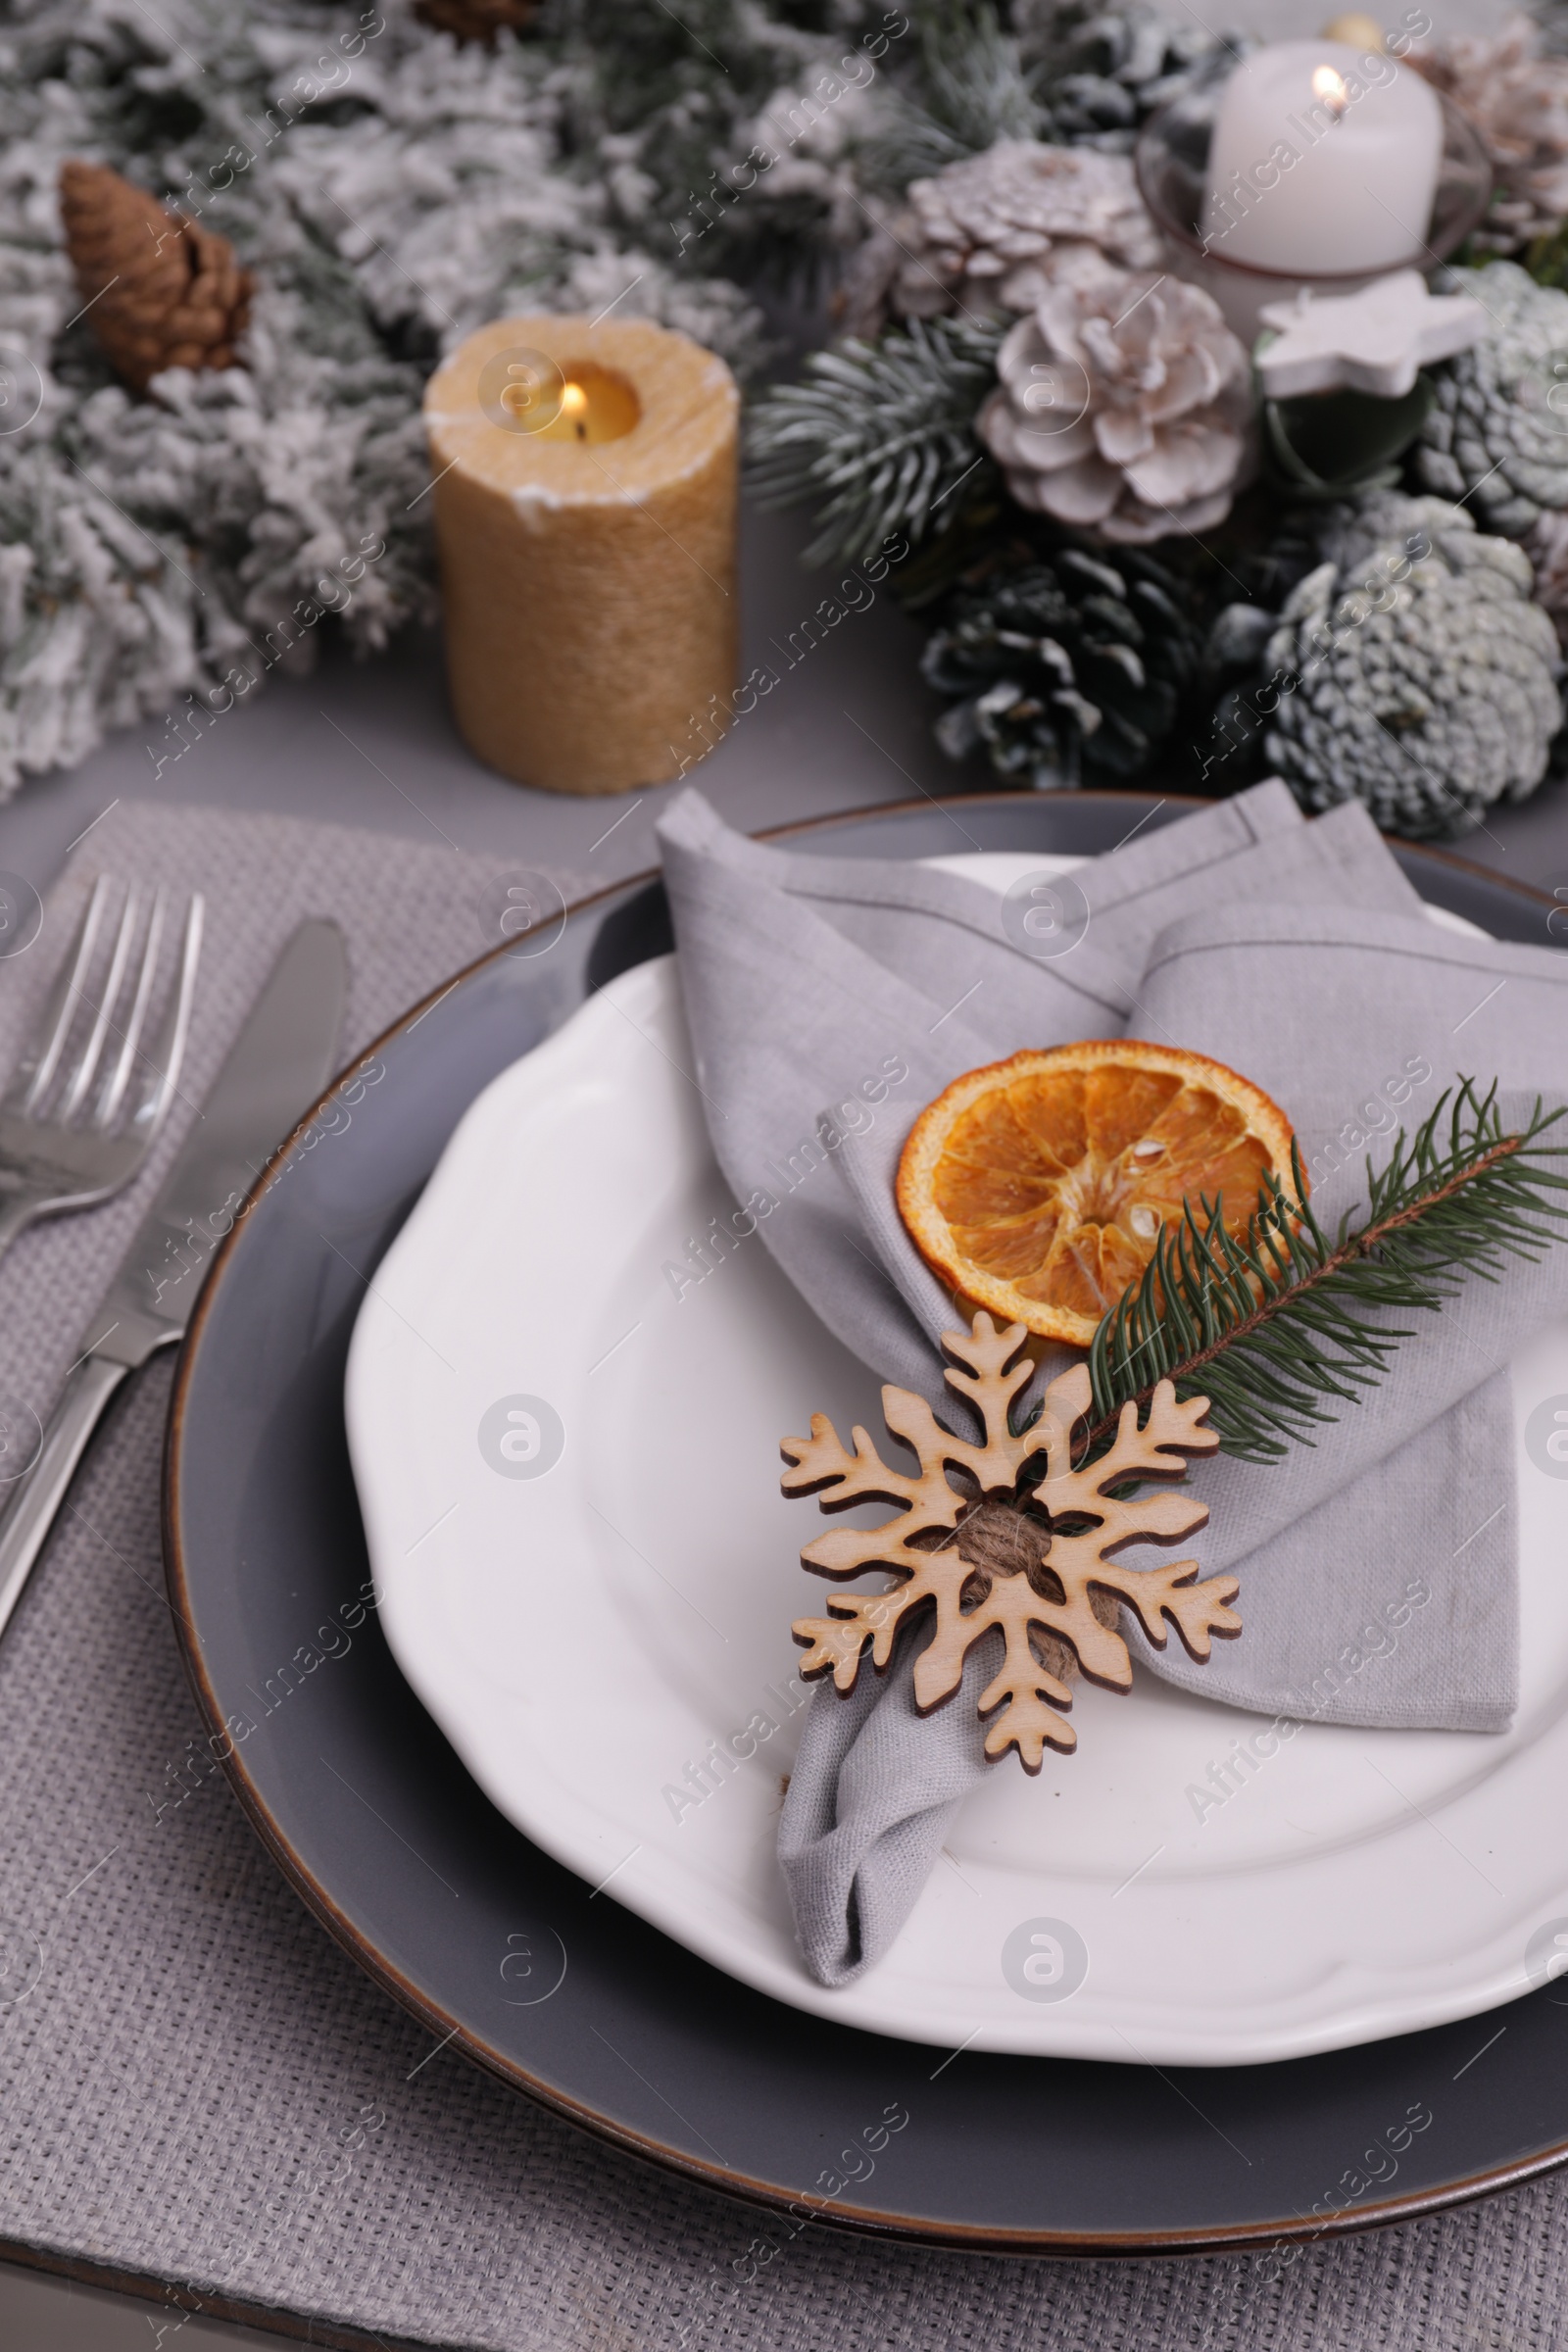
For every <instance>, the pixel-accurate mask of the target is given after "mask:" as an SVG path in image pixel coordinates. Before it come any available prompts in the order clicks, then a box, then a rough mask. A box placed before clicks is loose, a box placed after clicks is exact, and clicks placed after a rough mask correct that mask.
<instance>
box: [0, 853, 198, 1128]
mask: <svg viewBox="0 0 1568 2352" xmlns="http://www.w3.org/2000/svg"><path fill="white" fill-rule="evenodd" d="M117 901H118V903H119V919H118V921H116V919H115V907H116V902H117ZM169 928H170V926H169V898H168V893H167V892H166V891H164V890H162V889H159V890H156V891H154V892H153V893H152V894H151V898H150V903H149V897H148V893H147V892H146V891H145V890H142V889H140V888H138V887H137V885H136V884H134V883H130V884H127V885H126V886H125V887H124V889H123V892H122V891H121V889H120V888H119V886H117V885H116V883H115V882H114V881H113V880H112V879H111V877H110V876H109V875H108V874H100V875H99V877H98V879H97V881H96V883H95V884H94V886H93V889H92V894H91V896H90V897H89V899H88V901H87V904H86V907H84V908H83V910H82V916H81V921H80V923H79V924H78V925H77V928H76V935H75V938H74V939H73V942H72V945H71V948H70V950H69V952H68V953H67V956H66V957H65V960H64V962H63V963H62V964H61V967H60V970H59V972H58V973H57V974H56V976H55V981H54V985H53V987H52V989H51V990H50V993H49V997H48V1001H47V1002H46V1004H45V1005H44V1007H43V1010H42V1012H41V1014H40V1016H39V1020H38V1024H37V1027H36V1029H35V1030H34V1032H33V1037H32V1040H31V1042H30V1044H29V1046H28V1048H27V1050H26V1051H25V1053H24V1054H23V1056H22V1059H21V1061H20V1062H19V1063H18V1065H17V1068H16V1070H15V1072H14V1073H13V1076H12V1079H11V1083H10V1085H9V1087H8V1088H7V1090H6V1094H5V1099H4V1102H3V1103H0V1109H4V1110H7V1111H10V1112H13V1113H20V1114H21V1115H22V1116H23V1117H25V1118H28V1119H33V1120H37V1121H40V1122H43V1123H46V1124H49V1125H52V1126H69V1127H72V1128H74V1129H76V1130H78V1131H86V1132H96V1133H99V1134H109V1133H111V1132H121V1133H123V1134H126V1135H127V1136H128V1135H131V1134H136V1133H138V1132H139V1133H140V1134H142V1135H143V1136H148V1137H150V1136H151V1134H152V1133H153V1132H154V1131H155V1130H156V1129H157V1128H158V1126H159V1125H160V1124H161V1123H162V1120H163V1117H164V1113H165V1111H166V1110H167V1108H168V1106H169V1101H170V1097H171V1096H172V1092H173V1088H174V1082H175V1079H176V1077H177V1075H178V1071H179V1065H180V1062H181V1060H182V1058H183V1056H184V1048H185V1033H186V1030H187V1028H188V1026H189V1022H190V1007H191V997H192V993H193V990H194V984H195V977H196V962H197V957H198V955H199V954H200V949H201V934H202V901H201V899H200V898H199V897H197V896H195V895H193V896H192V897H190V898H189V899H187V900H186V902H185V907H184V920H183V926H182V929H181V933H180V937H179V939H178V942H177V944H176V946H175V948H174V954H173V963H172V970H171V971H170V972H169V973H168V975H167V977H165V978H164V981H163V985H162V987H161V989H160V986H159V982H160V966H161V964H162V963H164V962H165V961H166V960H168V958H166V956H165V938H166V934H167V932H168V930H169ZM155 1003H156V1007H157V1008H156V1011H155Z"/></svg>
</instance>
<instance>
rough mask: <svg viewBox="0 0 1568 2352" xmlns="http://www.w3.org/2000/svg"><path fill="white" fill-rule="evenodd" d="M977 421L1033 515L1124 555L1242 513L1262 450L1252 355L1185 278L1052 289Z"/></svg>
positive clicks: (1123, 275)
mask: <svg viewBox="0 0 1568 2352" xmlns="http://www.w3.org/2000/svg"><path fill="white" fill-rule="evenodd" d="M997 373H998V375H999V377H1000V379H1001V380H1000V382H999V384H998V386H997V389H996V391H995V392H993V393H992V394H991V396H990V398H989V399H988V400H987V402H986V404H985V406H984V408H983V409H982V410H981V412H980V415H979V417H978V418H977V420H976V429H977V431H978V432H979V435H980V438H981V439H982V441H984V443H985V445H986V447H987V448H988V449H989V450H990V451H991V454H992V456H993V457H994V458H996V459H997V461H998V463H999V464H1000V465H1001V466H1003V468H1004V470H1005V474H1006V478H1007V488H1008V489H1009V490H1010V491H1011V493H1012V495H1013V497H1014V498H1015V499H1016V500H1017V502H1018V504H1019V505H1020V506H1021V507H1027V508H1028V509H1029V510H1030V511H1031V512H1032V513H1034V514H1040V515H1054V517H1055V519H1056V520H1057V521H1058V522H1065V523H1070V524H1072V525H1074V526H1075V527H1077V528H1078V529H1080V530H1086V531H1090V532H1092V533H1093V534H1094V535H1095V536H1096V537H1097V538H1099V539H1102V540H1103V541H1105V542H1107V543H1108V544H1110V545H1115V546H1124V547H1125V546H1138V545H1141V544H1147V543H1148V542H1149V541H1151V540H1154V539H1163V538H1166V537H1168V536H1169V534H1170V533H1171V532H1173V531H1201V530H1205V529H1207V528H1208V527H1209V526H1210V525H1211V524H1213V523H1216V522H1219V521H1221V520H1222V519H1223V517H1224V516H1225V515H1227V514H1228V513H1229V511H1230V505H1231V501H1232V499H1233V498H1234V496H1235V494H1236V492H1237V490H1238V489H1239V488H1240V487H1241V484H1242V481H1243V479H1244V477H1245V469H1246V467H1247V465H1248V462H1249V457H1250V420H1251V411H1252V403H1251V387H1250V379H1249V369H1248V358H1247V353H1246V351H1245V350H1244V349H1243V347H1242V345H1241V344H1240V343H1239V342H1238V341H1237V338H1236V337H1235V336H1234V335H1233V334H1232V333H1231V330H1230V328H1229V327H1228V326H1227V325H1226V324H1225V321H1224V319H1222V317H1221V316H1220V312H1219V308H1218V306H1217V304H1216V303H1215V302H1214V301H1213V299H1212V298H1211V297H1210V296H1209V295H1207V294H1205V293H1203V292H1202V290H1201V288H1200V287H1198V286H1191V285H1188V284H1187V282H1186V281H1185V279H1183V278H1178V277H1167V276H1159V275H1154V274H1150V273H1145V272H1137V273H1135V272H1132V271H1129V270H1112V269H1110V268H1108V267H1102V268H1101V269H1100V270H1097V271H1095V272H1094V273H1093V274H1092V275H1091V274H1088V273H1085V274H1084V275H1083V276H1081V277H1078V278H1075V279H1074V280H1073V281H1071V282H1066V281H1064V282H1061V283H1058V284H1056V285H1054V286H1052V287H1049V288H1048V289H1047V291H1046V292H1045V293H1044V294H1043V295H1042V296H1041V298H1040V300H1039V302H1038V303H1037V304H1036V305H1035V309H1034V312H1033V315H1032V316H1031V317H1030V318H1027V319H1019V321H1018V323H1017V325H1016V326H1014V327H1013V328H1012V329H1011V330H1010V331H1009V333H1008V334H1007V335H1006V336H1005V339H1004V341H1003V345H1002V349H1001V351H1000V352H999V354H998V356H997Z"/></svg>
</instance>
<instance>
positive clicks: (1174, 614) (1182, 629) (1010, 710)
mask: <svg viewBox="0 0 1568 2352" xmlns="http://www.w3.org/2000/svg"><path fill="white" fill-rule="evenodd" d="M1187 604H1188V599H1187V597H1186V594H1185V591H1184V590H1183V588H1182V586H1181V584H1180V583H1179V582H1178V581H1177V580H1175V579H1174V578H1172V576H1171V575H1170V573H1169V572H1167V571H1165V570H1164V569H1163V568H1162V566H1161V565H1160V564H1156V563H1155V562H1154V561H1153V559H1152V557H1149V556H1145V555H1141V554H1137V553H1134V552H1132V551H1128V552H1127V553H1125V554H1123V553H1118V556H1117V558H1116V560H1115V562H1114V563H1111V562H1106V561H1104V560H1103V559H1100V558H1096V557H1094V556H1089V555H1086V554H1083V553H1082V552H1080V551H1079V550H1077V549H1073V548H1063V549H1058V550H1057V551H1056V552H1055V553H1054V554H1053V555H1051V556H1043V557H1040V558H1038V559H1036V560H1034V561H1031V562H1029V563H1025V564H1018V565H1014V566H1012V567H1011V568H1009V569H1007V570H1005V571H999V572H995V573H993V574H992V575H991V576H990V577H988V578H986V579H982V580H980V581H978V582H976V583H973V584H971V585H969V586H966V587H963V588H959V589H958V590H957V591H956V593H955V594H954V596H953V597H952V599H951V600H950V602H949V606H948V610H947V612H946V613H945V615H944V622H943V626H942V627H941V628H939V629H938V630H937V631H936V633H935V635H934V636H933V637H932V638H931V640H930V642H929V643H928V644H927V646H926V649H925V659H924V662H923V663H922V668H923V670H924V673H925V677H926V682H927V684H929V685H932V686H934V687H936V689H937V690H938V692H939V693H941V694H947V695H953V696H956V697H959V698H960V699H959V700H958V701H956V704H955V706H954V708H953V709H952V710H951V711H946V712H945V713H944V714H943V716H942V717H941V718H940V719H938V721H937V727H936V735H937V741H938V742H939V743H940V744H941V746H942V748H943V750H944V751H945V752H946V753H947V754H948V757H949V758H950V759H952V760H961V759H963V758H964V756H965V755H966V754H967V753H968V752H971V751H973V750H975V749H976V748H977V747H979V746H981V745H983V746H984V747H985V751H986V754H987V756H988V758H989V759H990V761H991V764H992V766H993V767H994V768H995V769H996V771H997V773H998V775H1000V776H1001V777H1003V778H1004V779H1005V782H1007V783H1009V784H1018V785H1021V786H1024V787H1026V788H1027V789H1028V790H1030V791H1034V792H1054V791H1058V790H1061V789H1064V788H1070V787H1072V786H1074V785H1077V784H1081V783H1086V782H1087V783H1091V784H1120V783H1126V782H1127V781H1129V779H1131V778H1132V777H1134V776H1138V775H1142V774H1143V773H1144V771H1145V769H1146V768H1147V767H1148V766H1149V765H1150V762H1151V761H1152V760H1153V759H1154V757H1155V756H1156V755H1157V754H1158V753H1159V752H1160V750H1161V749H1162V748H1164V747H1165V746H1166V745H1167V744H1168V742H1169V740H1170V737H1171V733H1172V730H1173V729H1174V727H1175V725H1176V721H1177V718H1178V717H1179V715H1180V712H1181V711H1182V708H1183V705H1184V702H1185V699H1186V697H1187V695H1188V693H1189V691H1190V689H1191V687H1192V684H1193V680H1194V677H1195V674H1196V671H1197V666H1198V659H1199V651H1200V636H1199V631H1198V628H1197V625H1196V623H1195V621H1194V620H1193V619H1192V617H1191V616H1190V614H1189V612H1188V610H1187Z"/></svg>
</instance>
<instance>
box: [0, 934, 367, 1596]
mask: <svg viewBox="0 0 1568 2352" xmlns="http://www.w3.org/2000/svg"><path fill="white" fill-rule="evenodd" d="M347 997H348V952H347V949H346V948H345V946H344V943H343V934H342V932H341V931H340V930H339V929H338V927H337V925H336V923H330V922H308V923H301V925H300V927H299V929H298V930H297V931H296V932H295V933H294V936H293V938H292V939H291V940H290V941H289V942H288V944H287V946H286V947H285V948H284V950H283V952H282V954H281V955H280V956H279V957H278V959H277V961H276V963H275V964H274V965H273V966H272V970H271V974H270V978H269V980H268V982H267V985H266V986H265V988H264V989H263V990H262V993H261V995H260V996H259V997H258V998H257V1000H256V1002H255V1004H254V1005H252V1006H251V1009H250V1011H249V1013H248V1014H247V1016H246V1019H245V1025H244V1027H243V1028H242V1029H241V1031H240V1033H239V1035H238V1037H237V1038H236V1039H235V1040H234V1043H233V1045H232V1046H231V1047H230V1048H229V1051H228V1057H227V1059H226V1060H225V1061H224V1063H223V1066H222V1068H221V1070H220V1071H219V1073H218V1076H217V1078H216V1079H215V1080H214V1082H213V1088H212V1092H211V1093H210V1094H209V1096H208V1098H207V1101H206V1102H205V1103H203V1105H202V1108H201V1111H200V1113H199V1115H198V1117H197V1119H196V1122H195V1125H194V1126H193V1127H192V1129H191V1132H190V1134H189V1136H188V1137H187V1138H186V1140H185V1146H184V1149H183V1151H182V1152H180V1154H179V1156H178V1158H177V1159H176V1160H175V1162H174V1164H173V1166H172V1168H171V1170H170V1172H169V1174H168V1176H167V1177H166V1178H165V1180H164V1187H163V1190H162V1192H161V1193H160V1194H159V1196H158V1199H157V1201H156V1202H155V1203H154V1205H153V1207H152V1208H151V1209H150V1210H149V1212H148V1214H147V1217H146V1219H145V1221H144V1222H143V1225H142V1228H141V1231H140V1232H139V1233H138V1234H137V1236H136V1238H135V1240H134V1241H133V1242H132V1243H131V1245H130V1248H129V1249H128V1250H126V1252H125V1255H124V1259H123V1262H122V1264H121V1268H120V1271H119V1273H118V1274H117V1275H116V1276H115V1278H114V1281H113V1282H112V1283H111V1284H110V1286H109V1288H108V1290H107V1291H106V1292H105V1293H104V1296H103V1299H102V1300H101V1302H100V1304H99V1306H98V1310H97V1312H96V1313H95V1314H94V1316H93V1318H92V1320H91V1322H90V1323H89V1324H88V1325H87V1327H86V1330H85V1331H84V1332H83V1334H82V1336H81V1343H80V1349H79V1352H78V1354H77V1357H76V1361H75V1362H74V1363H73V1366H72V1368H71V1371H70V1372H69V1373H68V1375H67V1377H66V1385H65V1388H64V1390H63V1392H62V1394H61V1397H60V1401H59V1403H58V1404H57V1405H56V1406H55V1409H54V1411H53V1413H52V1414H51V1415H50V1417H49V1422H48V1426H47V1427H46V1428H45V1430H44V1433H43V1445H42V1447H41V1449H40V1450H39V1453H38V1455H37V1458H36V1459H35V1461H34V1462H33V1464H32V1466H31V1468H30V1469H29V1470H28V1471H27V1473H26V1475H25V1479H24V1480H23V1481H22V1483H21V1484H20V1486H19V1487H18V1489H17V1490H16V1492H15V1494H14V1495H13V1498H12V1500H11V1502H10V1503H9V1505H8V1506H7V1507H6V1510H5V1514H4V1517H3V1518H0V1632H4V1630H5V1627H6V1625H7V1623H8V1622H9V1619H10V1616H11V1612H12V1610H13V1609H14V1608H15V1607H16V1605H17V1602H18V1600H19V1598H20V1597H21V1593H22V1589H23V1587H24V1585H25V1583H26V1581H27V1576H28V1572H29V1570H30V1569H31V1567H32V1564H33V1561H34V1560H35V1559H36V1558H37V1556H38V1553H39V1551H40V1550H41V1548H42V1546H43V1540H44V1538H45V1536H46V1535H47V1534H48V1533H49V1530H50V1528H51V1526H52V1525H53V1524H54V1517H55V1513H56V1512H57V1511H58V1510H59V1508H60V1505H61V1503H62V1502H63V1501H64V1499H65V1494H66V1489H67V1487H69V1486H70V1484H71V1478H72V1473H73V1471H74V1469H75V1467H76V1464H77V1463H78V1462H79V1461H80V1459H81V1456H82V1453H83V1451H84V1449H85V1447H86V1445H87V1441H88V1439H89V1438H90V1437H91V1436H92V1433H93V1431H94V1429H95V1428H96V1427H97V1425H98V1419H99V1415H100V1414H101V1413H102V1412H103V1409H104V1407H105V1405H106V1404H107V1403H108V1402H109V1399H110V1397H112V1396H113V1395H114V1393H115V1391H116V1390H117V1389H118V1388H119V1386H120V1384H121V1382H122V1381H123V1379H124V1378H125V1375H126V1374H127V1373H128V1372H134V1371H136V1370H137V1369H138V1368H139V1366H141V1365H142V1364H144V1363H145V1362H146V1361H147V1359H148V1357H149V1356H150V1355H153V1354H154V1353H156V1351H157V1350H158V1349H159V1348H167V1347H169V1346H170V1345H171V1344H172V1342H173V1341H175V1340H179V1339H183V1337H184V1335H185V1327H186V1325H187V1324H188V1323H189V1321H190V1315H191V1309H192V1307H193V1306H194V1305H195V1303H196V1299H197V1295H198V1293H199V1292H200V1290H201V1287H202V1280H203V1277H204V1276H205V1274H206V1272H207V1268H208V1266H209V1265H210V1264H211V1262H212V1259H213V1255H214V1253H215V1251H216V1250H217V1248H218V1244H219V1241H220V1240H221V1237H222V1235H223V1234H224V1233H225V1232H226V1231H227V1230H228V1226H229V1225H231V1224H232V1223H233V1221H234V1212H235V1210H236V1209H237V1208H238V1206H239V1203H240V1202H241V1201H243V1199H244V1198H245V1195H246V1194H247V1193H248V1192H249V1191H250V1188H251V1186H252V1185H253V1184H254V1182H255V1181H256V1177H257V1174H258V1172H259V1170H260V1169H261V1167H262V1166H263V1164H264V1163H265V1161H266V1160H267V1159H269V1158H270V1155H271V1153H272V1152H273V1151H274V1150H275V1149H276V1147H277V1146H278V1145H279V1144H280V1143H281V1142H282V1141H283V1138H284V1137H285V1136H286V1135H287V1133H288V1131H289V1129H290V1127H291V1126H292V1125H293V1124H294V1122H295V1120H296V1119H298V1118H299V1117H300V1115H301V1113H302V1112H303V1111H306V1110H308V1109H309V1108H310V1105H311V1104H312V1103H314V1102H315V1101H316V1099H317V1097H318V1096H319V1094H320V1093H321V1091H322V1089H323V1088H324V1087H325V1085H326V1082H327V1080H328V1079H329V1078H330V1077H331V1075H332V1072H333V1070H334V1069H335V1068H336V1067H337V1045H338V1034H339V1031H340V1030H341V1028H342V1025H343V1008H344V1005H345V1003H346V1001H347ZM225 1219H226V1223H225V1221H224V1220H225Z"/></svg>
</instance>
